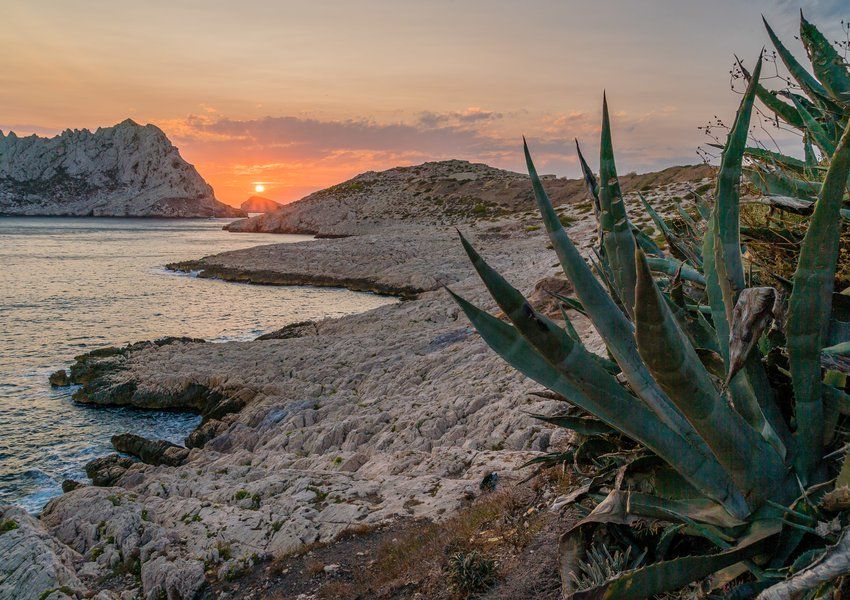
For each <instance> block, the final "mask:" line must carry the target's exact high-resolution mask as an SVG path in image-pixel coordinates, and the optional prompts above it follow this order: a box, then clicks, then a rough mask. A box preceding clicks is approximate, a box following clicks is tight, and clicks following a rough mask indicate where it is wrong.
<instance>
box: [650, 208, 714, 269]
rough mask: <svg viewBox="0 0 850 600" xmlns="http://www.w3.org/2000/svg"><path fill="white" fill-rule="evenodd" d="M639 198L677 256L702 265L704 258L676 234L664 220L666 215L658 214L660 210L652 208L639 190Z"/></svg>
mask: <svg viewBox="0 0 850 600" xmlns="http://www.w3.org/2000/svg"><path fill="white" fill-rule="evenodd" d="M638 198H640V201H641V203H643V207H644V209H645V210H646V212H647V214H648V215H649V216H650V218H651V219H652V221H653V223H655V226H656V227H658V229H660V230H661V233H662V234H663V235H664V239H666V240H667V244H668V245H669V246H670V251H671V252H673V253H674V254H678V257H677V258H680V259H681V260H687V261H689V262H690V263H691V264H693V265H696V266H700V265H702V258H701V257H700V256H699V254H697V253H696V252H695V251H694V250H693V249H691V248H690V247H688V245H687V244H686V243H685V242H684V240H682V239H681V238H680V237H679V236H678V235H676V234H675V233H674V232H673V230H672V229H671V228H670V226H669V225H668V224H667V221H665V220H664V217H662V216H661V215H659V214H658V212H657V211H656V210H655V209H654V208H652V205H651V204H650V203H649V202H647V200H646V198H644V197H643V194H641V193H640V192H638Z"/></svg>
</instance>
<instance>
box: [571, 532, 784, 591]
mask: <svg viewBox="0 0 850 600" xmlns="http://www.w3.org/2000/svg"><path fill="white" fill-rule="evenodd" d="M768 542H769V538H764V539H759V540H756V541H754V542H752V543H750V544H747V545H742V546H737V547H735V548H730V549H729V550H724V551H723V552H718V553H716V554H705V555H702V556H686V557H683V558H677V559H674V560H670V561H665V562H660V563H655V564H652V565H649V566H647V567H643V568H641V569H637V570H635V571H626V572H625V573H622V574H621V575H619V576H617V577H615V578H614V579H611V580H609V581H607V582H605V583H604V584H602V585H600V586H597V587H594V588H591V589H588V590H579V591H576V592H575V593H574V594H573V595H572V597H571V598H572V600H644V599H646V598H651V597H653V596H655V595H656V594H661V593H662V592H666V591H671V590H676V589H679V588H681V587H683V586H685V585H687V584H689V583H691V582H692V581H697V580H698V579H702V578H704V577H707V576H709V575H711V574H712V573H714V572H715V571H719V570H721V569H723V568H725V567H728V566H731V565H734V564H736V563H739V562H741V561H743V560H747V559H750V558H752V557H754V556H757V555H758V554H759V553H761V552H763V551H764V550H765V548H767V545H768Z"/></svg>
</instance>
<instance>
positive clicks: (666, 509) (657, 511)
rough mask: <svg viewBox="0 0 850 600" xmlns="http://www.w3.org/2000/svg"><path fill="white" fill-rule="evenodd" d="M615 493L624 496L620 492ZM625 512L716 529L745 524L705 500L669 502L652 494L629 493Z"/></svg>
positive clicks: (717, 505)
mask: <svg viewBox="0 0 850 600" xmlns="http://www.w3.org/2000/svg"><path fill="white" fill-rule="evenodd" d="M616 491H617V492H618V493H619V494H624V495H626V494H625V493H624V492H622V491H619V490H616ZM612 493H613V492H612ZM626 511H627V512H628V513H630V514H634V515H637V516H641V517H650V518H654V519H660V520H664V521H669V520H679V521H680V522H682V523H687V521H686V520H685V519H689V520H693V521H696V522H697V523H702V524H708V525H714V526H716V527H727V528H728V527H739V526H741V525H745V524H746V521H742V520H741V519H737V518H735V517H733V516H732V515H730V514H729V513H728V512H726V510H725V509H724V508H723V507H722V506H720V505H719V504H717V503H716V502H712V501H711V500H708V499H706V498H689V499H683V500H669V499H667V498H661V497H659V496H653V495H652V494H642V493H639V492H629V493H628V494H627V503H626Z"/></svg>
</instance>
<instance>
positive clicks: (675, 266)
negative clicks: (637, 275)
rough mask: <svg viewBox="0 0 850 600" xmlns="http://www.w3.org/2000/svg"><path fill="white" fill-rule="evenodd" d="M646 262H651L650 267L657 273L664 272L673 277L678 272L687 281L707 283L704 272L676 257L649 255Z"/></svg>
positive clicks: (700, 283)
mask: <svg viewBox="0 0 850 600" xmlns="http://www.w3.org/2000/svg"><path fill="white" fill-rule="evenodd" d="M646 262H647V263H648V264H649V268H650V269H652V271H654V272H656V273H664V274H665V275H670V276H671V277H674V276H676V274H677V273H678V274H679V275H680V277H681V278H682V279H684V280H686V281H690V282H692V283H698V284H699V285H705V277H703V276H702V273H700V272H699V271H697V270H696V269H694V268H693V267H691V266H689V265H687V264H686V263H683V262H682V261H680V260H677V259H675V258H654V257H651V256H647V257H646Z"/></svg>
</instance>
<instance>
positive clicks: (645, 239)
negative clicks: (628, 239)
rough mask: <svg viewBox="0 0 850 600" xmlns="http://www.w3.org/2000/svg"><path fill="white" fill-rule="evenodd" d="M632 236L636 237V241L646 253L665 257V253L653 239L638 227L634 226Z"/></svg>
mask: <svg viewBox="0 0 850 600" xmlns="http://www.w3.org/2000/svg"><path fill="white" fill-rule="evenodd" d="M632 235H633V236H635V241H636V242H637V243H638V246H640V247H641V249H642V250H643V251H644V252H646V253H647V254H652V255H653V256H659V257H662V258H663V257H664V251H663V250H662V249H661V248H659V247H658V244H656V243H655V242H653V241H652V238H651V237H649V236H648V235H646V234H645V233H644V232H643V231H641V230H640V229H639V228H638V227H637V226H636V225H632Z"/></svg>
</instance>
